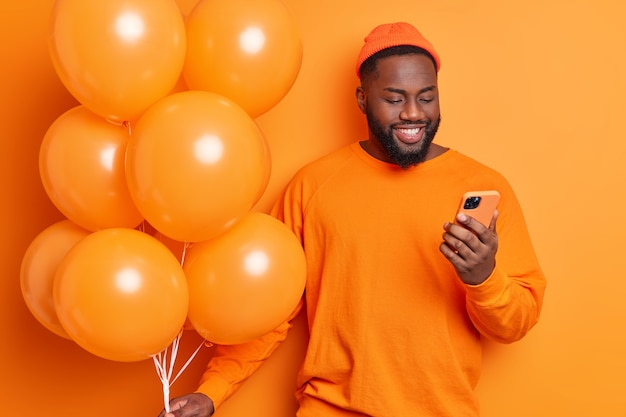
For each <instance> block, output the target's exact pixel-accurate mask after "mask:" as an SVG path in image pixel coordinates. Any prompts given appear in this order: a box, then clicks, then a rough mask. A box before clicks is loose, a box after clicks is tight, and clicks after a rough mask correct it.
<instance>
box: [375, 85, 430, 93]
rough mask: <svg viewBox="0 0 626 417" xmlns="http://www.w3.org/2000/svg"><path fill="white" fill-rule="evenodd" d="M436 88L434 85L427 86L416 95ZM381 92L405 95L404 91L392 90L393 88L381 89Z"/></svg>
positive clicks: (399, 89)
mask: <svg viewBox="0 0 626 417" xmlns="http://www.w3.org/2000/svg"><path fill="white" fill-rule="evenodd" d="M436 88H437V86H435V85H429V86H428V87H424V88H422V89H421V90H419V91H418V94H423V93H426V92H428V91H434V90H435V89H436ZM383 91H389V92H390V93H398V94H406V90H403V89H401V88H394V87H387V88H383Z"/></svg>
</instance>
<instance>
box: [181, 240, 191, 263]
mask: <svg viewBox="0 0 626 417" xmlns="http://www.w3.org/2000/svg"><path fill="white" fill-rule="evenodd" d="M188 247H189V242H185V243H184V244H183V253H182V255H180V266H184V265H185V255H186V254H187V248H188Z"/></svg>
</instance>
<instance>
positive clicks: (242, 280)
mask: <svg viewBox="0 0 626 417" xmlns="http://www.w3.org/2000/svg"><path fill="white" fill-rule="evenodd" d="M183 268H184V270H185V274H186V275H187V281H188V285H189V320H190V322H191V323H192V325H193V327H194V328H195V329H196V331H197V332H198V333H199V334H200V335H201V336H203V337H204V338H205V339H207V340H209V341H211V342H214V343H218V344H238V343H243V342H246V341H249V340H252V339H254V338H256V337H259V336H261V335H263V334H265V333H267V332H269V331H271V330H273V329H274V328H276V327H277V326H278V325H279V324H280V323H282V322H283V321H284V320H285V319H287V317H288V316H289V315H290V313H291V312H292V311H293V309H294V308H295V306H296V305H297V303H298V302H299V300H300V298H301V296H302V292H303V290H304V285H305V279H306V263H305V259H304V252H303V250H302V247H301V245H300V242H299V241H298V240H297V238H296V237H295V235H294V234H293V233H292V232H291V230H289V229H288V228H287V226H285V225H284V224H283V223H281V222H280V221H278V220H276V219H274V218H273V217H270V216H268V215H266V214H263V213H250V214H248V215H247V216H246V217H245V218H244V219H242V220H241V221H240V222H239V223H237V224H236V225H235V226H234V227H233V228H232V229H230V230H229V231H228V232H226V233H225V234H223V235H221V236H219V237H218V238H215V239H213V240H210V241H207V242H200V243H197V244H194V245H193V246H192V247H191V248H189V250H188V253H187V260H186V262H185V264H184V267H183Z"/></svg>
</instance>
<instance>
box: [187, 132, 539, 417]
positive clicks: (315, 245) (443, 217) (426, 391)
mask: <svg viewBox="0 0 626 417" xmlns="http://www.w3.org/2000/svg"><path fill="white" fill-rule="evenodd" d="M483 189H496V190H498V191H499V192H500V194H501V196H502V199H501V201H500V204H499V207H498V211H499V212H500V215H499V219H498V224H497V230H498V235H499V249H498V253H497V255H496V269H495V270H494V271H493V273H492V275H491V276H490V277H489V278H488V279H487V280H486V281H485V282H483V283H482V284H480V285H477V286H469V285H465V284H464V283H462V281H461V280H460V279H459V278H458V277H457V275H456V273H455V271H454V269H453V267H452V266H451V265H450V263H449V262H448V261H447V260H446V259H445V258H444V257H443V255H442V254H441V253H440V252H439V244H440V242H441V241H442V234H443V224H444V222H446V221H451V220H453V219H454V214H455V209H456V207H457V205H458V202H459V200H460V198H461V195H462V194H463V193H464V192H465V191H472V190H474V191H475V190H483ZM274 212H275V215H276V216H277V217H278V218H279V219H281V220H282V221H284V222H285V223H286V224H287V225H288V226H289V227H291V228H292V230H293V231H294V233H295V234H296V235H297V236H298V237H299V238H300V239H301V241H302V244H303V247H304V250H305V253H306V258H307V265H308V266H307V267H308V278H307V285H306V292H305V295H306V296H305V300H306V304H305V305H306V309H307V317H308V326H309V331H310V335H311V336H310V340H309V345H308V349H307V353H306V357H305V360H304V364H303V366H302V369H301V370H300V373H299V377H298V387H299V389H298V392H297V397H298V399H299V401H300V409H299V411H298V416H299V417H319V416H324V417H333V416H420V417H426V416H433V417H434V416H437V417H445V416H451V417H452V416H454V417H464V416H468V417H469V416H472V417H475V416H478V415H479V411H478V404H477V402H476V398H475V396H474V393H473V390H474V387H475V386H476V383H477V382H478V378H479V374H480V365H481V344H480V337H481V336H485V337H489V338H491V339H494V340H497V341H500V342H503V343H509V342H513V341H516V340H518V339H520V338H521V337H523V336H524V335H525V334H526V333H527V332H528V331H529V330H530V329H531V327H532V326H533V325H534V324H535V323H536V322H537V320H538V318H539V313H540V310H541V304H542V299H543V292H544V288H545V279H544V276H543V274H542V272H541V270H540V267H539V265H538V262H537V259H536V257H535V254H534V251H533V248H532V245H531V242H530V239H529V236H528V232H527V230H526V225H525V222H524V218H523V215H522V211H521V209H520V206H519V203H518V201H517V199H516V197H515V195H514V193H513V191H512V189H511V187H510V186H509V184H508V183H507V181H506V180H505V179H504V178H503V177H502V176H501V175H500V174H498V173H497V172H495V171H494V170H492V169H490V168H487V167H485V166H484V165H482V164H479V163H478V162H476V161H474V160H472V159H470V158H468V157H466V156H463V155H461V154H460V153H458V152H456V151H454V150H449V151H447V152H445V153H444V154H443V155H441V156H438V157H436V158H435V159H432V160H430V161H426V162H425V163H422V164H420V165H418V166H415V167H412V168H410V169H408V170H402V169H400V168H399V167H397V166H395V165H392V164H387V163H384V162H381V161H378V160H376V159H373V158H372V157H371V156H369V155H368V154H367V153H365V152H364V151H363V150H362V149H361V147H360V146H359V144H358V143H354V144H352V145H350V146H347V147H345V148H343V149H340V150H339V151H337V152H335V153H333V154H331V155H329V156H326V157H324V158H322V159H320V160H319V161H317V162H314V163H312V164H310V165H308V166H306V167H304V168H303V169H302V170H300V172H299V173H298V174H296V176H295V177H294V179H293V180H292V182H291V183H290V184H289V186H288V187H287V189H286V191H285V194H284V196H283V198H282V199H281V200H280V201H279V202H278V204H277V206H276V208H275V210H274ZM295 313H297V311H296V312H294V314H295ZM288 327H289V325H288V324H287V323H286V324H285V325H283V326H281V327H280V328H279V329H277V330H276V331H275V332H272V333H270V334H268V335H266V336H264V337H263V338H260V339H258V340H255V341H252V342H249V343H246V344H242V345H239V346H222V347H219V348H218V349H217V352H216V355H215V357H214V358H213V359H212V360H211V362H210V363H209V366H208V369H207V371H206V373H205V374H204V376H203V379H202V383H201V386H200V387H199V391H201V392H204V393H206V394H207V395H209V397H211V398H212V399H213V400H214V402H215V404H216V406H219V404H221V403H222V402H223V401H224V400H225V399H226V398H227V397H228V396H229V395H231V394H232V392H234V390H235V389H236V387H237V386H238V384H240V383H241V382H242V381H244V380H245V379H246V378H247V377H248V376H249V375H250V374H251V373H252V372H253V371H254V370H255V369H256V368H257V367H258V366H259V364H260V363H261V362H262V361H260V360H259V359H263V358H265V357H267V356H268V355H269V354H271V352H272V351H273V350H274V349H275V348H276V346H277V345H278V343H279V342H280V341H281V340H283V339H284V337H285V336H286V332H287V329H288Z"/></svg>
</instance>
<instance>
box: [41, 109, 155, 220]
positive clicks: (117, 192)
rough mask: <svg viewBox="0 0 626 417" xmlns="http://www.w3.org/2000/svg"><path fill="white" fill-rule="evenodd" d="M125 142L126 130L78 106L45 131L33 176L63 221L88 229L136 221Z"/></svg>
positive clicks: (139, 217)
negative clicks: (66, 220)
mask: <svg viewBox="0 0 626 417" xmlns="http://www.w3.org/2000/svg"><path fill="white" fill-rule="evenodd" d="M128 138H129V134H128V128H126V127H124V126H122V125H116V124H113V123H109V122H107V121H106V120H104V119H103V118H102V117H100V116H98V115H96V114H95V113H93V112H91V111H90V110H88V109H87V108H85V107H84V106H77V107H74V108H73V109H70V110H68V111H67V112H65V113H64V114H62V115H61V116H60V117H59V118H57V120H55V121H54V123H52V125H51V126H50V127H49V128H48V131H47V132H46V135H45V136H44V139H43V141H42V143H41V148H40V151H39V174H40V176H41V181H42V183H43V186H44V189H45V190H46V193H47V194H48V196H49V197H50V200H52V202H53V203H54V205H55V206H56V207H57V208H58V209H59V211H61V213H63V214H64V215H65V217H67V218H68V219H69V220H71V221H73V222H74V223H76V224H78V225H79V226H81V227H84V228H85V229H88V230H92V231H95V230H99V229H104V228H109V227H129V228H132V227H135V226H137V225H138V224H139V223H141V221H142V220H143V217H142V215H141V213H140V212H139V210H138V209H137V208H136V207H135V204H134V202H133V199H132V197H131V195H130V193H129V191H128V185H127V183H126V174H125V172H124V169H125V168H124V158H125V155H126V144H127V143H128Z"/></svg>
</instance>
